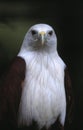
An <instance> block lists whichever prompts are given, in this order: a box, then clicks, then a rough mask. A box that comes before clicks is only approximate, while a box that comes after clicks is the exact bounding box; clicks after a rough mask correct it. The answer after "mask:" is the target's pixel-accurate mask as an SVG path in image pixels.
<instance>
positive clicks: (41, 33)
mask: <svg viewBox="0 0 83 130" xmlns="http://www.w3.org/2000/svg"><path fill="white" fill-rule="evenodd" d="M39 34H40V36H41V43H42V45H44V42H45V32H44V31H42V32H40V33H39Z"/></svg>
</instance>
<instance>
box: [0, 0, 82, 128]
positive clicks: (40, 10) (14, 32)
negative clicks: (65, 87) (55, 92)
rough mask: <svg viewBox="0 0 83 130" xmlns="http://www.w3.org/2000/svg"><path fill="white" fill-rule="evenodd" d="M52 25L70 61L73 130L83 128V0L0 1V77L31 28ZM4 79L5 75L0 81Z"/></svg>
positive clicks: (65, 57)
mask: <svg viewBox="0 0 83 130" xmlns="http://www.w3.org/2000/svg"><path fill="white" fill-rule="evenodd" d="M36 23H47V24H49V25H51V26H52V27H53V28H54V29H55V32H56V34H57V38H58V52H59V54H60V56H61V57H62V59H63V60H64V61H65V63H66V64H67V66H68V68H69V71H70V76H71V80H72V87H73V92H74V97H75V113H74V122H73V128H72V130H82V129H83V67H82V66H83V58H82V56H83V2H82V1H81V0H77V1H73V0H69V1H67V0H65V1H60V0H54V2H53V1H51V0H50V1H43V0H42V1H37V0H36V1H35V0H33V1H32V0H27V1H25V0H23V1H21V0H17V1H15V0H13V1H8V0H5V1H4V0H2V1H1V0H0V77H2V75H3V74H4V72H5V71H6V70H7V68H8V66H9V64H10V62H11V60H12V59H13V58H14V57H15V56H16V55H17V53H18V51H19V49H20V46H21V44H22V41H23V38H24V35H25V33H26V32H27V30H28V28H29V27H30V26H32V25H33V24H36ZM1 82H2V78H1V80H0V83H1Z"/></svg>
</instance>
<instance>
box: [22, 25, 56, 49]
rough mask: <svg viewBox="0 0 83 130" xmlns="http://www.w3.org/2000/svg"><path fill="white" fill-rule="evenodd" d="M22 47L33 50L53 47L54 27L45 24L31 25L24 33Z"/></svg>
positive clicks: (54, 44)
mask: <svg viewBox="0 0 83 130" xmlns="http://www.w3.org/2000/svg"><path fill="white" fill-rule="evenodd" d="M23 47H25V48H26V49H29V48H30V49H33V50H43V49H55V48H56V47H57V38H56V34H55V32H54V29H53V28H52V27H51V26H49V25H47V24H36V25H34V26H32V27H31V28H30V29H29V30H28V32H27V33H26V36H25V38H24V41H23Z"/></svg>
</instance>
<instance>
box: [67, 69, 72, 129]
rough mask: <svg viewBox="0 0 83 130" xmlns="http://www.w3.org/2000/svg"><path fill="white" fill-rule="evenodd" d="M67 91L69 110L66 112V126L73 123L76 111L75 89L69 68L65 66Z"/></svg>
mask: <svg viewBox="0 0 83 130" xmlns="http://www.w3.org/2000/svg"><path fill="white" fill-rule="evenodd" d="M65 91H66V103H67V112H66V122H65V124H66V127H67V126H68V127H69V125H70V124H72V120H73V112H74V98H73V89H72V85H71V79H70V75H69V72H68V69H67V68H65Z"/></svg>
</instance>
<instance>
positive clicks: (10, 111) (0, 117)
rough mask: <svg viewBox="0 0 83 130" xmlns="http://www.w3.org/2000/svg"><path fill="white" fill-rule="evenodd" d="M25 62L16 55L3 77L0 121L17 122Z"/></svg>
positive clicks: (2, 122)
mask: <svg viewBox="0 0 83 130" xmlns="http://www.w3.org/2000/svg"><path fill="white" fill-rule="evenodd" d="M25 68H26V64H25V61H24V59H22V58H21V57H16V58H15V59H14V61H13V63H12V65H11V67H10V69H9V71H8V74H7V76H6V78H5V81H4V85H3V86H2V89H1V92H0V123H1V124H3V125H4V124H5V123H6V124H8V123H10V124H13V125H16V123H17V113H18V107H19V103H20V97H21V92H22V83H23V81H24V78H25Z"/></svg>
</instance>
